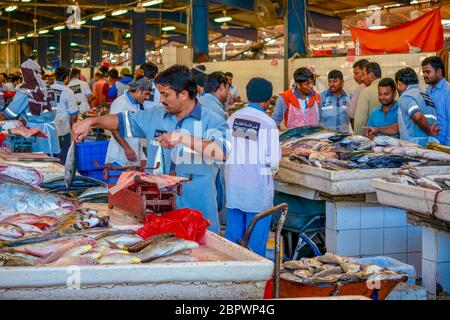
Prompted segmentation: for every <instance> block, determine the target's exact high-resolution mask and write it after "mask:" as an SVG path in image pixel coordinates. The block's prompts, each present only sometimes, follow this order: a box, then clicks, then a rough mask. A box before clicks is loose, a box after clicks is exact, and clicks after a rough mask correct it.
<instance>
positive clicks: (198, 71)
mask: <svg viewBox="0 0 450 320" xmlns="http://www.w3.org/2000/svg"><path fill="white" fill-rule="evenodd" d="M191 73H192V77H194V79H195V77H196V76H198V75H199V74H205V73H206V67H205V66H204V65H203V64H199V65H197V66H195V67H193V68H191Z"/></svg>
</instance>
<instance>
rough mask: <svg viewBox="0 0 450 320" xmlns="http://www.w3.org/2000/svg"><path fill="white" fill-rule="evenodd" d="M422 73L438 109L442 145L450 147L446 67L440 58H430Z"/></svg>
mask: <svg viewBox="0 0 450 320" xmlns="http://www.w3.org/2000/svg"><path fill="white" fill-rule="evenodd" d="M422 73H423V78H424V80H425V83H426V84H428V85H429V86H428V88H427V93H428V95H429V96H430V97H431V99H432V100H433V102H434V105H435V107H436V115H437V121H438V122H439V128H440V129H441V130H440V131H439V134H438V136H437V139H438V140H439V141H440V143H441V144H444V145H447V146H449V145H450V84H449V83H448V82H447V80H446V79H445V65H444V63H443V62H442V60H441V59H439V58H438V57H428V58H426V59H425V60H423V61H422Z"/></svg>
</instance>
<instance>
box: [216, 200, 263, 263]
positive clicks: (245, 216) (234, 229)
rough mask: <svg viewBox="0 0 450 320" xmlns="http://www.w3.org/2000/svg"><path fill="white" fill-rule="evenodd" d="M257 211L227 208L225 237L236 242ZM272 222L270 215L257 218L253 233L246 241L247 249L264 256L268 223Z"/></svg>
mask: <svg viewBox="0 0 450 320" xmlns="http://www.w3.org/2000/svg"><path fill="white" fill-rule="evenodd" d="M258 213H259V212H244V211H241V210H239V209H230V208H227V228H226V230H225V238H227V239H228V240H230V241H232V242H235V243H237V241H238V240H242V239H243V238H244V235H245V230H247V227H248V225H249V224H250V221H252V219H253V217H254V216H255V215H256V214H258ZM271 222H272V216H268V217H266V218H264V219H262V220H259V221H258V222H257V223H256V225H255V228H254V229H253V233H252V235H251V236H250V241H249V243H248V247H249V249H251V250H252V251H253V252H254V253H256V254H259V255H260V256H263V257H265V256H266V243H267V239H268V238H269V231H270V224H271Z"/></svg>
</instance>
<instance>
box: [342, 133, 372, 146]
mask: <svg viewBox="0 0 450 320" xmlns="http://www.w3.org/2000/svg"><path fill="white" fill-rule="evenodd" d="M368 142H370V139H369V138H367V137H364V136H360V135H352V136H348V137H346V138H344V139H342V140H341V141H340V144H342V145H348V144H351V143H356V144H361V143H368Z"/></svg>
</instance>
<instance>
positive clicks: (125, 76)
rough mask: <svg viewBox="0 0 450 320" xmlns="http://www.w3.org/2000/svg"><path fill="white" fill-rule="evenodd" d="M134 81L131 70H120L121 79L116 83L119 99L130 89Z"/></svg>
mask: <svg viewBox="0 0 450 320" xmlns="http://www.w3.org/2000/svg"><path fill="white" fill-rule="evenodd" d="M132 80H133V78H131V71H130V69H129V68H127V67H125V68H122V69H121V70H120V78H119V80H118V81H117V82H116V88H117V97H120V96H121V95H123V94H124V93H125V91H126V90H127V89H128V85H129V84H130V82H131V81H132Z"/></svg>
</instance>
